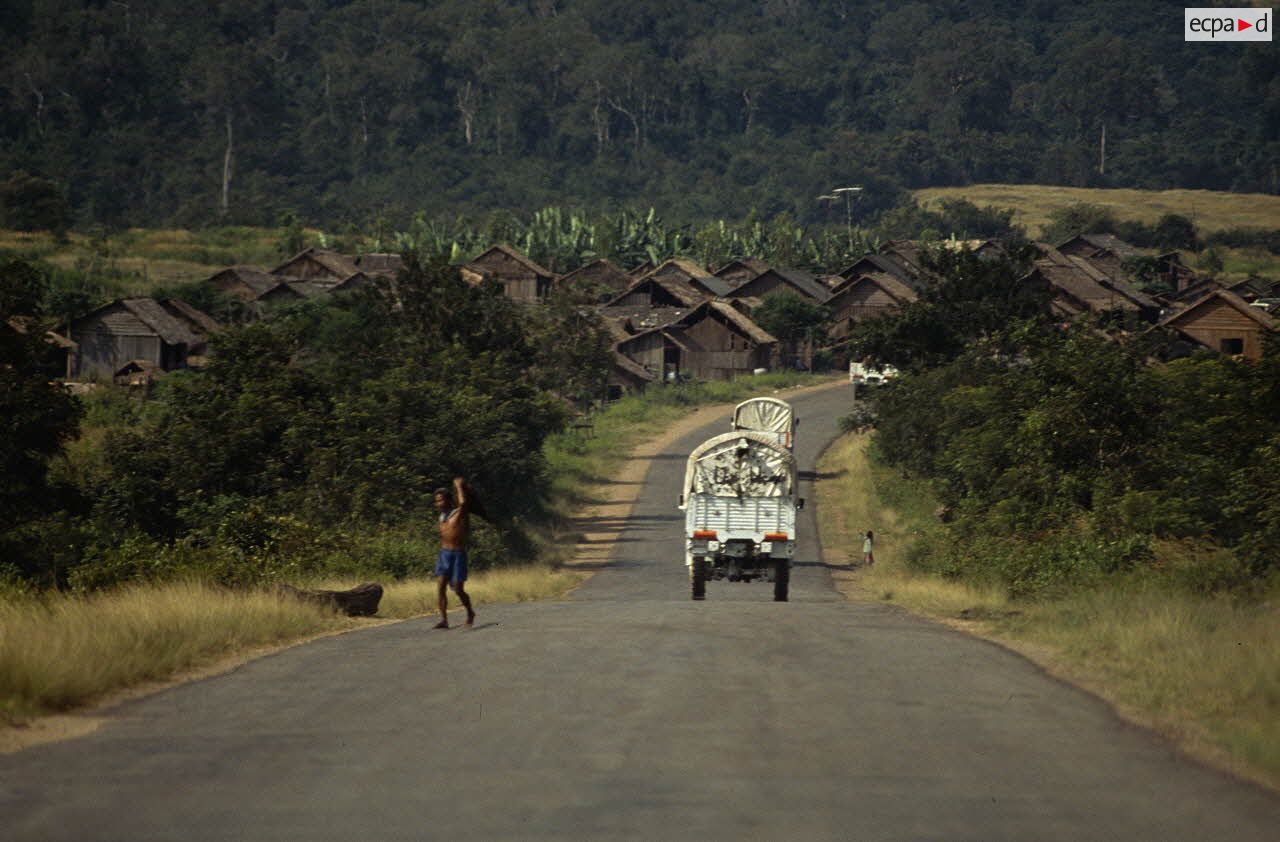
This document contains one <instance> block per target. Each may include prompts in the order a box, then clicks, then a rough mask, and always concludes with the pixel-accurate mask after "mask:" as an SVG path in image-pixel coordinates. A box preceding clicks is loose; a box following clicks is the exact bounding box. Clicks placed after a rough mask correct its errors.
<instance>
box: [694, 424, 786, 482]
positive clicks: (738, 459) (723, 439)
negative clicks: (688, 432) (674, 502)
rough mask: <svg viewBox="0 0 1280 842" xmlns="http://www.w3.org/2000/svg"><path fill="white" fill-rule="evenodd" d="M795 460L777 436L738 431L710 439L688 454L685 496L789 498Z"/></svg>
mask: <svg viewBox="0 0 1280 842" xmlns="http://www.w3.org/2000/svg"><path fill="white" fill-rule="evenodd" d="M795 487H796V459H795V457H794V456H792V455H791V453H790V451H788V450H787V449H786V448H784V447H782V446H781V445H779V444H778V442H777V437H776V434H773V433H763V432H755V431H751V430H739V431H736V432H732V433H725V434H723V435H719V436H715V437H713V438H710V439H707V440H706V441H704V442H703V443H702V444H700V445H698V446H697V447H696V448H694V451H693V452H692V453H690V454H689V461H688V463H687V465H686V467H685V474H684V494H685V499H688V498H689V497H690V496H692V495H694V494H710V495H713V496H716V497H738V498H748V497H789V496H792V495H793V494H794V493H795Z"/></svg>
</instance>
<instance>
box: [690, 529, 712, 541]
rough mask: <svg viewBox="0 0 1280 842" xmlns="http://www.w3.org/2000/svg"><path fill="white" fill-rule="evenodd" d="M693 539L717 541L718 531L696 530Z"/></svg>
mask: <svg viewBox="0 0 1280 842" xmlns="http://www.w3.org/2000/svg"><path fill="white" fill-rule="evenodd" d="M693 537H695V538H710V539H711V540H715V537H716V531H715V530H714V529H695V530H693Z"/></svg>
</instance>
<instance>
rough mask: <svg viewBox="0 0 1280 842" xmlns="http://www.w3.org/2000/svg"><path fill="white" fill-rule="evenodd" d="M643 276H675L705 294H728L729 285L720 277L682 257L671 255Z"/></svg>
mask: <svg viewBox="0 0 1280 842" xmlns="http://www.w3.org/2000/svg"><path fill="white" fill-rule="evenodd" d="M645 277H648V278H653V277H661V278H676V279H679V280H683V281H685V282H687V283H689V284H690V285H692V286H693V288H694V289H697V290H699V291H701V292H702V293H704V297H705V296H714V297H716V298H724V297H725V296H727V295H728V294H729V285H728V284H726V283H725V282H724V280H722V279H721V278H717V277H716V276H715V275H712V274H711V273H710V272H708V271H707V270H706V269H704V268H703V267H701V266H699V265H698V264H697V263H694V262H693V261H692V260H687V259H685V258H683V257H673V258H671V259H670V260H668V261H666V262H665V263H663V264H662V265H661V266H659V267H658V268H656V269H654V270H653V271H652V272H650V273H649V274H648V275H646V276H645Z"/></svg>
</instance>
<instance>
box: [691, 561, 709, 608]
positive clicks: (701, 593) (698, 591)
mask: <svg viewBox="0 0 1280 842" xmlns="http://www.w3.org/2000/svg"><path fill="white" fill-rule="evenodd" d="M689 584H690V585H691V589H692V591H693V598H694V599H697V600H703V599H706V598H707V559H706V556H700V555H698V556H694V557H693V567H692V568H691V569H690V571H689Z"/></svg>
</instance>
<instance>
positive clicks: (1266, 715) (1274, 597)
mask: <svg viewBox="0 0 1280 842" xmlns="http://www.w3.org/2000/svg"><path fill="white" fill-rule="evenodd" d="M867 446H868V445H867V438H866V436H864V435H858V434H851V435H847V436H844V437H842V438H841V439H839V440H837V441H836V443H835V444H834V445H833V446H832V447H831V448H830V449H829V450H828V451H827V452H826V454H824V456H823V458H822V460H821V461H820V463H819V473H820V476H821V477H823V479H822V480H821V481H820V482H819V484H818V501H819V502H818V506H819V510H820V511H822V512H823V517H822V518H820V519H819V528H820V530H821V538H822V545H823V546H824V547H833V548H838V549H840V550H842V551H843V554H844V556H845V557H846V558H847V559H848V560H849V561H851V562H853V563H855V564H856V563H860V560H861V542H862V539H861V535H860V533H861V532H865V531H866V530H867V529H873V530H874V531H875V533H876V547H875V555H876V562H875V565H874V566H872V567H870V568H858V569H856V570H855V571H854V572H853V573H852V574H851V575H848V576H845V577H843V579H844V581H843V588H844V589H845V591H846V593H848V594H849V595H850V596H852V597H853V598H855V599H875V600H879V601H886V602H891V603H894V604H897V605H901V606H902V607H904V608H906V609H908V610H910V611H914V612H917V613H920V614H924V615H926V616H931V617H935V618H938V619H941V620H945V621H950V622H964V623H965V625H966V628H968V629H970V630H972V631H975V632H976V633H979V634H982V635H985V636H990V637H995V638H997V639H1001V640H1003V641H1004V642H1005V643H1007V644H1009V645H1011V646H1012V647H1014V648H1015V649H1019V650H1020V651H1022V652H1024V653H1025V654H1027V655H1028V656H1029V657H1031V658H1033V659H1034V660H1038V661H1040V662H1041V663H1044V664H1046V665H1047V666H1049V667H1050V668H1051V669H1053V670H1055V671H1056V672H1059V673H1061V674H1063V675H1065V676H1067V677H1070V678H1072V679H1074V680H1077V681H1079V682H1081V683H1083V684H1085V685H1086V686H1088V687H1089V688H1090V689H1091V690H1093V691H1094V692H1096V693H1098V694H1099V695H1101V696H1103V697H1104V698H1106V699H1108V700H1110V701H1112V702H1114V703H1115V704H1117V705H1118V706H1119V707H1120V708H1121V709H1122V710H1124V711H1126V712H1127V713H1129V714H1130V715H1132V716H1133V717H1134V718H1136V719H1138V720H1140V721H1142V722H1145V723H1147V724H1149V725H1151V726H1153V727H1155V728H1156V729H1158V730H1160V731H1162V732H1163V733H1165V734H1167V735H1168V736H1170V737H1172V738H1174V739H1175V740H1178V741H1179V742H1180V743H1181V744H1182V745H1183V746H1184V747H1185V748H1187V749H1188V750H1190V751H1192V752H1193V753H1196V754H1199V755H1201V756H1203V757H1206V758H1208V759H1211V760H1213V761H1215V762H1221V761H1222V760H1223V757H1224V756H1225V757H1227V758H1229V760H1228V761H1227V762H1226V765H1229V766H1232V767H1233V768H1235V769H1236V770H1237V771H1240V772H1242V773H1244V774H1247V775H1250V776H1253V777H1255V778H1257V779H1259V780H1262V781H1266V782H1269V783H1270V784H1272V785H1277V786H1280V586H1276V585H1273V586H1272V588H1271V590H1270V593H1269V594H1266V595H1264V596H1265V598H1264V599H1262V600H1258V599H1243V598H1236V597H1231V596H1224V595H1217V596H1205V595H1203V594H1202V593H1197V592H1194V591H1191V590H1188V589H1187V586H1188V585H1194V582H1195V581H1196V577H1195V576H1194V575H1193V573H1194V571H1188V570H1187V569H1186V565H1187V564H1188V559H1186V558H1181V557H1179V556H1182V555H1186V553H1185V551H1182V550H1179V548H1178V547H1176V546H1174V545H1173V544H1170V543H1160V542H1157V544H1156V553H1157V558H1158V561H1159V562H1160V563H1159V564H1158V565H1157V568H1158V569H1162V570H1164V571H1166V572H1168V573H1169V575H1162V576H1160V577H1153V576H1151V575H1150V574H1146V575H1145V578H1144V577H1143V575H1141V574H1133V575H1130V576H1125V577H1118V578H1115V579H1114V580H1112V581H1110V582H1108V583H1106V584H1104V585H1103V586H1101V587H1096V588H1091V589H1087V590H1081V591H1077V592H1075V593H1071V594H1068V595H1065V596H1059V597H1057V598H1054V599H1045V600H1039V601H1032V600H1014V599H1011V598H1009V596H1008V595H1007V594H1006V593H1004V592H1003V591H1002V590H1001V589H999V588H995V587H989V588H983V587H980V586H975V585H972V584H967V583H965V582H961V581H956V580H952V579H947V578H943V577H940V576H933V575H928V574H924V573H920V572H917V571H916V570H915V569H913V567H912V566H911V564H910V560H911V554H912V551H913V546H918V543H917V542H921V541H925V540H938V539H939V538H940V537H941V536H940V533H941V530H942V526H941V524H939V523H938V522H937V520H936V518H935V517H933V514H932V512H933V505H934V504H933V500H932V496H931V495H930V493H929V490H928V487H927V486H926V485H925V484H923V483H919V482H914V481H911V480H907V479H903V478H902V477H900V476H898V475H897V474H896V473H895V472H893V471H892V470H890V469H887V468H885V467H883V466H880V465H877V464H875V463H874V462H873V460H871V459H869V458H868V452H867ZM1201 563H1203V562H1201Z"/></svg>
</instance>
